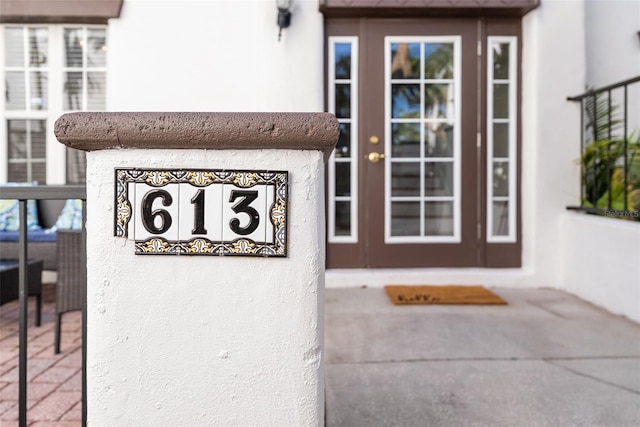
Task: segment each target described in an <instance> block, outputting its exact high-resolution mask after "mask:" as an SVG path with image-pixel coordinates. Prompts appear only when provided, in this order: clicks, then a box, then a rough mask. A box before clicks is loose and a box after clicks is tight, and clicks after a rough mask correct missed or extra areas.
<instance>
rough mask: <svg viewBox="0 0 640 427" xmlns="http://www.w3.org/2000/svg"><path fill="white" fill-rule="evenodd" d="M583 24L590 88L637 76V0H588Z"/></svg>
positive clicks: (639, 24)
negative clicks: (584, 24)
mask: <svg viewBox="0 0 640 427" xmlns="http://www.w3.org/2000/svg"><path fill="white" fill-rule="evenodd" d="M585 23H586V26H585V31H586V40H587V84H588V85H589V86H590V87H601V86H607V85H610V84H612V83H616V82H619V81H622V80H626V79H629V78H632V77H636V76H640V36H638V31H640V1H637V0H588V1H586V3H585Z"/></svg>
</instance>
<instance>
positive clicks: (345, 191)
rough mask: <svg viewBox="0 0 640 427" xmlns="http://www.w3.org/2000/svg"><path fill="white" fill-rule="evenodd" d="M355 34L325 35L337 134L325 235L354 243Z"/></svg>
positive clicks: (331, 162) (356, 73) (355, 187)
mask: <svg viewBox="0 0 640 427" xmlns="http://www.w3.org/2000/svg"><path fill="white" fill-rule="evenodd" d="M357 59H358V39H357V37H329V61H328V62H329V64H328V65H329V70H328V76H329V81H328V91H329V97H328V98H329V112H331V113H334V114H335V115H336V117H337V118H338V122H339V123H340V137H339V140H338V144H337V145H336V149H335V150H334V152H333V153H332V154H331V159H330V160H329V167H328V179H329V185H328V210H329V212H328V217H329V223H328V229H329V230H328V239H329V242H331V243H355V242H357V240H358V237H357V234H356V230H357V215H358V210H357V200H358V195H357V189H358V186H357V180H356V176H357V174H356V171H357V152H358V151H357V145H356V142H357V129H358V121H357V99H356V97H357V90H358V89H357V76H358V62H357Z"/></svg>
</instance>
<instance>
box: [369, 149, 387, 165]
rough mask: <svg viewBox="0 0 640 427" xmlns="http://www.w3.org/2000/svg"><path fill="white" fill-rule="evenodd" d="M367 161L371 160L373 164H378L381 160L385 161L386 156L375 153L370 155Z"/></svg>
mask: <svg viewBox="0 0 640 427" xmlns="http://www.w3.org/2000/svg"><path fill="white" fill-rule="evenodd" d="M367 159H369V161H370V162H371V163H378V162H379V161H380V159H384V154H382V153H376V152H375V151H374V152H373V153H369V155H368V156H367Z"/></svg>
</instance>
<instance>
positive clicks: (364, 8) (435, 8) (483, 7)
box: [319, 0, 540, 18]
mask: <svg viewBox="0 0 640 427" xmlns="http://www.w3.org/2000/svg"><path fill="white" fill-rule="evenodd" d="M539 4H540V0H404V1H398V0H378V1H375V2H373V1H371V0H320V7H319V9H320V12H322V13H323V14H324V15H325V16H327V17H330V18H356V17H365V16H366V17H416V16H517V17H521V16H524V15H526V14H527V13H528V12H530V11H531V10H533V9H535V8H536V7H538V5H539Z"/></svg>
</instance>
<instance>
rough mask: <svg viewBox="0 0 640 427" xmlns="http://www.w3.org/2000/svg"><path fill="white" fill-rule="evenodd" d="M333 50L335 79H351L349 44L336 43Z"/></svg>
mask: <svg viewBox="0 0 640 427" xmlns="http://www.w3.org/2000/svg"><path fill="white" fill-rule="evenodd" d="M334 49H335V73H336V74H335V78H336V79H349V78H351V43H336V44H334Z"/></svg>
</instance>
